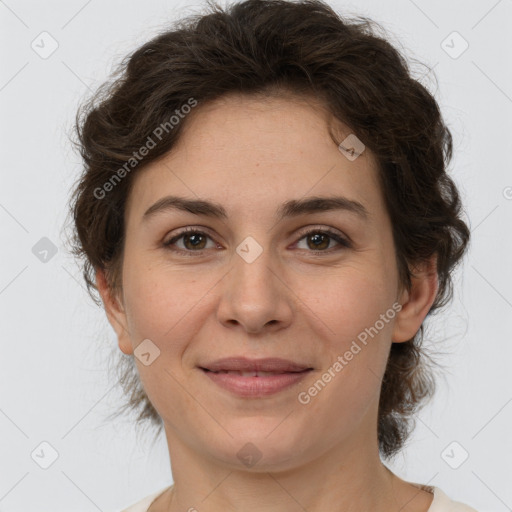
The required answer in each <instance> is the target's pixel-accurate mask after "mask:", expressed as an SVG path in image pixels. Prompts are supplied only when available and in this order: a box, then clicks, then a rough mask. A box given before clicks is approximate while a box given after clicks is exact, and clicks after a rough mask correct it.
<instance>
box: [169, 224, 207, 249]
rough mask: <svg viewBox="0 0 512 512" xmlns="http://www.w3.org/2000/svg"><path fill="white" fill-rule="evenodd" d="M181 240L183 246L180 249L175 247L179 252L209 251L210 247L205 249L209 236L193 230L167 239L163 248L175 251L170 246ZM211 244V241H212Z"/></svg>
mask: <svg viewBox="0 0 512 512" xmlns="http://www.w3.org/2000/svg"><path fill="white" fill-rule="evenodd" d="M181 239H183V240H182V242H183V246H182V247H180V246H179V245H177V248H178V251H181V252H201V251H202V250H204V249H211V248H212V246H210V247H207V246H206V241H207V239H210V240H212V239H211V237H210V236H209V235H207V234H206V233H204V232H203V231H199V230H197V229H194V228H186V229H184V230H182V231H181V232H180V233H178V234H177V235H176V236H174V237H172V238H171V239H169V240H168V241H167V242H164V246H165V247H168V248H169V249H171V250H176V249H174V248H172V247H171V246H174V245H176V242H177V241H178V240H181ZM212 243H213V240H212ZM215 246H216V245H215V243H213V247H215Z"/></svg>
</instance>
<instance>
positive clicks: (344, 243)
mask: <svg viewBox="0 0 512 512" xmlns="http://www.w3.org/2000/svg"><path fill="white" fill-rule="evenodd" d="M187 233H194V234H200V235H204V236H206V237H207V238H209V239H210V240H212V241H213V242H214V243H216V244H218V242H217V241H216V240H215V238H214V237H213V236H212V235H210V234H209V230H208V228H205V227H202V226H187V227H185V228H182V229H181V230H179V231H178V233H177V234H176V235H174V236H172V237H171V238H170V239H169V240H167V241H166V242H164V243H163V245H164V247H165V248H167V249H169V250H172V251H174V252H178V253H182V254H183V253H187V254H190V255H192V254H199V255H201V254H203V253H204V252H205V251H207V250H208V249H199V250H197V251H193V250H184V249H179V248H178V249H172V248H171V246H172V245H173V244H174V243H176V242H177V241H178V240H180V239H181V238H182V237H183V236H184V235H186V234H187ZM315 233H321V234H325V235H327V236H328V237H330V238H331V239H333V240H335V241H336V242H337V243H338V245H339V246H341V247H343V248H345V249H348V248H351V247H352V241H351V239H350V237H348V236H347V235H345V234H343V233H341V232H339V231H338V230H335V229H334V228H331V227H326V226H321V225H310V226H306V227H303V228H301V229H300V230H299V232H298V233H297V234H296V237H297V238H296V240H295V242H293V244H292V245H296V244H297V243H299V242H300V241H301V240H302V239H304V238H305V237H306V236H308V235H310V234H315ZM299 250H300V249H299ZM338 250H339V249H338ZM334 251H336V249H334ZM306 252H310V253H313V254H319V253H326V254H330V253H332V252H333V248H330V249H325V250H316V251H315V250H314V249H311V250H309V251H306Z"/></svg>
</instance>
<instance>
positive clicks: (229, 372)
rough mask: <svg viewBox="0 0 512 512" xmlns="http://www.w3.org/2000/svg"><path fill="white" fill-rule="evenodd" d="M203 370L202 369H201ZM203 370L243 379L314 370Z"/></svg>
mask: <svg viewBox="0 0 512 512" xmlns="http://www.w3.org/2000/svg"><path fill="white" fill-rule="evenodd" d="M200 368H201V367H200ZM201 370H203V371H205V372H210V373H215V374H227V375H240V376H241V377H273V376H275V375H285V374H290V373H291V374H294V373H304V372H308V371H310V370H312V368H306V369H305V370H300V371H292V372H285V371H281V372H280V371H276V372H259V371H242V370H218V371H212V370H209V369H208V368H201Z"/></svg>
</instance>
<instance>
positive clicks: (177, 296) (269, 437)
mask: <svg viewBox="0 0 512 512" xmlns="http://www.w3.org/2000/svg"><path fill="white" fill-rule="evenodd" d="M120 72H121V74H120V76H119V77H118V79H117V80H116V81H114V82H113V83H112V84H111V86H110V88H108V89H105V90H102V92H101V95H98V97H97V98H93V99H92V100H91V102H90V103H89V104H88V105H86V107H85V108H84V109H83V110H82V111H81V115H80V116H79V118H78V122H77V128H78V143H79V146H80V150H81V154H82V156H83V159H84V172H83V175H82V176H81V178H80V181H79V183H78V185H77V187H76V190H75V194H74V198H73V205H72V212H73V216H74V222H75V227H76V237H75V251H76V254H77V255H79V256H81V257H83V258H84V275H85V279H86V282H87V284H88V286H89V289H90V290H92V289H95V290H97V291H98V292H99V294H100V296H101V300H102V302H103V305H104V307H105V311H106V314H107V316H108V319H109V321H110V323H111V325H112V327H113V329H114V330H115V332H116V335H117V339H118V344H119V348H120V349H121V351H122V352H123V353H124V354H125V355H126V358H125V359H126V360H127V361H129V364H130V365H131V366H129V367H127V369H126V373H125V375H124V378H123V379H122V382H123V384H124V386H125V390H126V392H127V395H128V396H129V402H128V406H129V407H133V408H134V409H138V410H139V419H140V420H141V421H145V420H150V421H151V422H152V423H154V424H155V425H157V426H160V427H161V428H164V430H165V435H166V439H167V444H168V449H169V455H170V459H171V461H172V475H173V480H174V484H173V485H172V486H170V487H168V488H166V489H160V490H158V492H156V493H155V494H153V495H151V496H148V497H146V498H145V499H144V500H142V501H140V502H138V503H136V504H135V505H133V506H132V507H130V508H128V509H126V510H127V511H130V512H142V511H150V512H163V511H166V512H175V511H178V510H189V511H193V510H200V511H209V512H217V511H244V512H247V511H256V510H258V511H259V510H266V511H271V510H272V511H295V510H308V511H310V512H313V511H318V510H332V511H349V510H350V511H352V510H372V511H374V512H384V511H386V512H389V511H390V510H394V511H399V510H400V511H403V512H426V511H430V512H443V511H448V510H460V511H472V510H474V509H472V508H470V507H468V506H466V505H463V504H460V503H456V502H453V501H452V500H450V498H449V497H448V496H447V495H446V494H445V493H443V491H442V490H441V489H439V488H437V487H433V486H427V485H420V484H416V483H412V482H407V481H405V480H402V479H400V478H399V477H398V476H396V475H394V474H393V473H392V472H391V471H390V470H389V469H388V468H387V467H386V466H385V465H384V464H383V462H382V460H381V459H390V458H391V457H392V456H394V455H395V454H397V453H398V452H399V451H400V449H401V448H402V447H403V445H404V442H405V440H406V439H407V437H408V435H409V434H410V432H411V430H412V426H411V425H412V422H411V417H412V414H413V413H414V412H415V411H416V410H417V409H418V408H419V407H420V405H422V404H424V403H425V401H426V400H427V399H428V398H429V397H431V396H432V394H433V391H434V383H433V380H432V376H431V374H430V372H429V371H428V367H427V365H426V364H425V354H423V352H422V348H421V341H422V334H423V322H424V320H425V318H426V317H427V315H429V314H430V313H431V312H433V311H435V310H436V309H438V308H440V307H441V306H443V305H444V304H446V303H447V302H448V300H449V299H450V298H451V273H452V271H453V269H454V268H455V266H456V265H457V264H458V263H459V262H460V260H461V258H462V257H463V255H464V252H465V250H466V246H467V243H468V240H469V230H468V228H467V226H466V224H465V223H464V222H463V221H462V220H461V218H460V210H461V205H460V200H459V195H458V192H457V189H456V187H455V185H454V183H453V181H452V180H451V178H450V177H449V176H448V175H447V174H446V166H447V164H448V162H449V160H450V157H451V150H452V143H451V135H450V132H449V131H448V129H447V128H446V126H445V124H444V122H443V120H442V117H441V114H440V112H439V108H438V105H437V103H436V101H435V99H434V98H433V97H432V96H431V95H430V93H429V92H428V91H427V90H426V89H425V88H424V87H423V86H422V85H421V84H420V83H419V82H417V81H416V80H414V79H413V78H412V77H411V76H410V74H409V71H408V68H407V64H406V62H405V60H404V59H403V57H402V56H401V55H400V54H399V53H398V52H397V50H396V49H395V48H393V47H392V46H391V45H390V44H389V43H388V42H387V41H386V40H385V39H383V38H381V37H378V36H377V35H375V33H374V29H373V24H372V23H371V22H370V21H369V20H366V19H364V18H360V19H357V20H352V21H351V22H349V21H347V20H344V19H342V18H341V17H339V16H338V15H337V14H336V13H335V12H334V11H333V10H332V9H331V8H330V7H328V6H327V5H326V4H324V3H321V2H319V1H305V2H301V3H291V2H288V1H270V2H269V1H261V0H248V1H245V2H241V3H238V4H235V5H233V6H231V7H229V8H228V9H226V10H223V9H222V8H220V7H218V6H213V8H212V12H211V13H208V14H205V15H204V16H196V17H194V18H191V19H189V20H186V21H183V22H182V23H181V25H180V26H179V27H177V28H173V29H172V30H169V31H168V32H165V33H163V34H161V35H159V36H158V37H156V38H155V39H153V40H151V41H149V42H148V43H146V44H145V45H143V46H142V47H141V48H139V49H138V50H137V51H135V52H134V54H133V55H131V56H130V58H129V59H127V61H126V63H125V64H124V65H123V67H122V68H121V69H120ZM135 370H136V373H135V374H134V373H130V372H134V371H135ZM134 375H135V378H134ZM130 376H131V378H130Z"/></svg>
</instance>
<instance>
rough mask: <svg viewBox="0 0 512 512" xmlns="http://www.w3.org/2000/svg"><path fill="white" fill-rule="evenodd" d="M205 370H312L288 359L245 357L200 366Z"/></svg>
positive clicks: (227, 358) (228, 358)
mask: <svg viewBox="0 0 512 512" xmlns="http://www.w3.org/2000/svg"><path fill="white" fill-rule="evenodd" d="M200 368H202V369H205V370H210V371H212V372H218V371H222V370H224V371H230V370H231V371H244V372H251V371H255V372H276V373H288V372H301V371H303V370H307V369H311V366H310V365H305V364H300V363H296V362H294V361H290V360H288V359H281V358H278V357H267V358H264V359H248V358H246V357H243V356H238V357H226V358H224V359H218V360H217V361H212V362H210V363H205V364H202V365H201V366H200Z"/></svg>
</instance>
